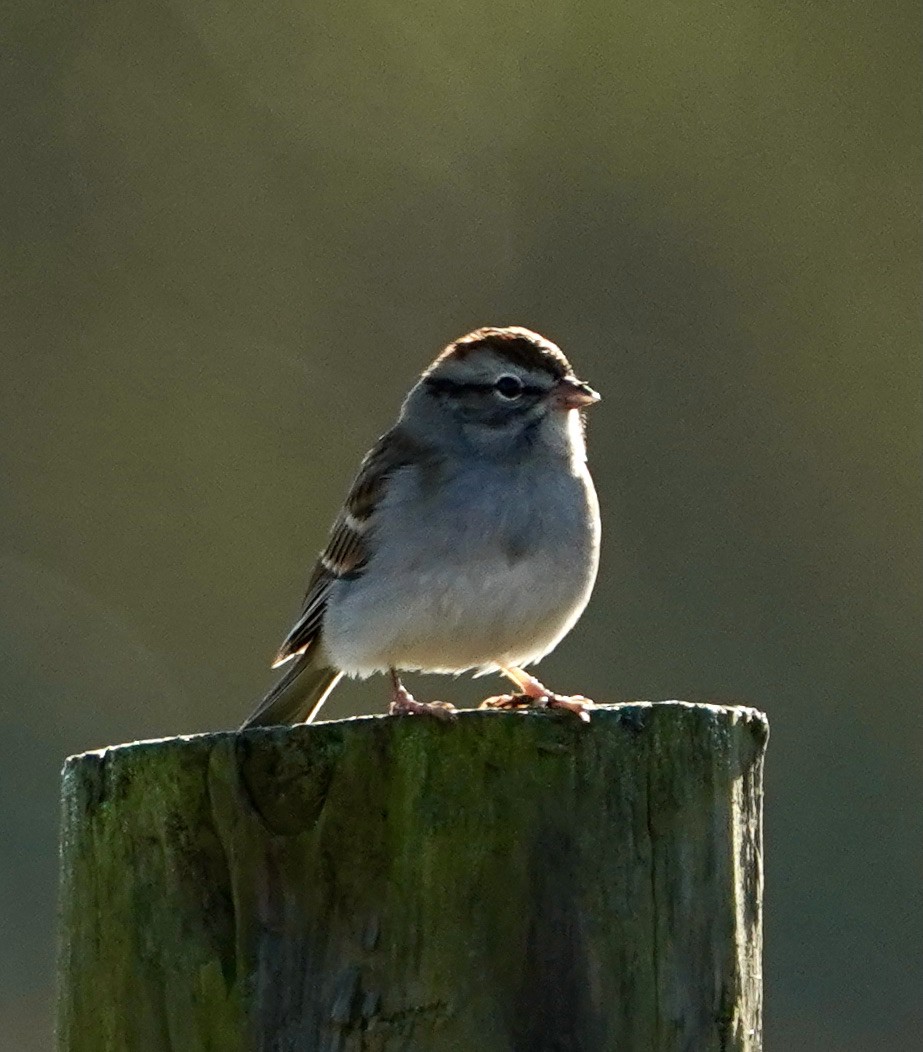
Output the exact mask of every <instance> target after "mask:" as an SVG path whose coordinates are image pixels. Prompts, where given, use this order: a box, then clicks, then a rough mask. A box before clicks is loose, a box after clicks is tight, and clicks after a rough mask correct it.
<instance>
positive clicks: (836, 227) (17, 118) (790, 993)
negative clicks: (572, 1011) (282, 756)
mask: <svg viewBox="0 0 923 1052" xmlns="http://www.w3.org/2000/svg"><path fill="white" fill-rule="evenodd" d="M2 17H3V20H4V23H5V26H4V28H3V31H2V39H3V42H4V47H3V61H2V64H0V90H2V95H0V98H2V100H3V105H2V107H0V136H2V142H3V146H2V150H0V164H2V166H3V172H2V198H0V199H2V217H3V222H4V233H3V236H2V244H0V252H2V256H0V276H2V283H0V285H2V288H0V295H2V297H3V309H2V315H0V318H2V362H3V366H2V369H3V372H2V376H0V398H2V419H3V425H4V435H5V438H4V441H3V443H2V450H0V455H2V470H3V476H4V483H5V484H4V487H3V488H4V492H5V498H6V500H5V504H6V508H5V513H4V516H3V536H2V544H0V575H2V585H0V589H2V592H0V616H2V663H3V668H2V696H3V709H2V738H0V743H2V745H0V748H2V750H3V755H2V759H0V786H2V815H0V822H2V826H0V837H2V841H0V843H2V856H0V903H2V923H3V938H2V940H0V969H2V971H0V976H2V996H0V1047H2V1048H3V1049H10V1050H17V1052H33V1050H35V1052H37V1050H45V1049H48V1048H49V1047H50V1045H51V1018H52V1001H53V993H52V989H53V987H52V978H51V976H52V971H53V957H54V948H53V947H54V942H53V926H54V912H55V880H56V835H57V802H56V800H57V789H58V771H59V767H60V764H61V761H62V760H63V758H64V757H65V755H67V754H68V753H72V752H76V751H80V750H83V749H86V748H90V747H94V746H99V745H103V744H107V743H112V742H118V741H122V740H126V739H132V738H136V737H148V736H158V735H170V734H176V733H180V732H190V731H200V730H206V729H211V728H225V727H232V726H235V725H236V724H237V723H238V722H239V721H240V720H241V719H242V718H243V716H244V715H245V714H246V713H247V712H248V711H249V709H250V706H251V704H252V703H253V701H254V699H255V698H256V697H257V696H258V695H259V694H260V693H261V692H262V691H263V690H264V689H265V688H266V687H267V686H268V684H269V683H270V682H271V679H272V675H271V673H270V672H269V671H268V668H267V664H268V660H269V658H270V656H271V655H272V653H273V652H274V650H275V648H276V646H277V645H278V643H279V641H280V639H281V637H282V635H283V634H284V632H285V631H286V630H287V629H288V627H289V624H290V621H291V619H292V617H293V616H294V614H295V613H296V611H297V607H298V603H299V600H300V595H301V590H302V587H303V585H304V582H305V579H306V576H307V573H308V569H309V566H310V564H311V562H312V560H313V556H314V553H315V552H316V550H317V549H319V547H320V546H322V544H323V541H324V537H325V534H326V530H327V527H328V525H329V523H330V521H331V519H332V516H333V514H334V512H335V511H336V509H337V506H338V502H339V500H340V499H341V498H342V496H343V495H344V493H345V490H346V487H347V485H348V483H349V481H350V478H351V475H352V472H353V470H354V468H355V466H356V463H357V460H358V457H359V456H360V455H361V453H362V452H363V451H364V450H365V449H366V447H367V446H368V445H369V444H370V443H371V441H372V439H373V438H374V437H375V436H377V435H378V434H379V433H380V432H381V431H382V430H384V429H385V428H386V427H387V426H388V425H389V423H390V422H391V420H392V419H393V417H394V414H395V412H396V410H397V407H398V404H399V401H400V399H401V397H402V395H403V393H404V392H405V390H406V388H407V387H408V386H409V384H410V383H411V382H412V380H413V379H414V377H415V375H416V373H417V372H418V371H419V369H420V368H421V367H422V366H423V365H424V364H426V363H427V361H428V360H429V359H430V358H431V357H432V355H433V354H434V353H435V352H436V351H437V350H438V349H440V347H441V346H442V345H443V344H444V343H445V342H447V341H448V340H450V339H452V338H453V337H455V336H457V335H460V334H461V333H462V332H464V331H466V330H468V329H470V328H473V327H475V326H476V325H479V324H484V323H493V324H502V323H520V324H525V325H528V326H531V327H533V328H536V329H538V330H539V331H541V332H543V333H545V334H546V335H548V336H550V337H551V338H553V339H555V340H557V341H558V342H559V343H560V344H561V346H562V347H563V348H564V350H565V352H566V353H568V354H569V356H570V357H571V359H572V361H573V362H574V363H575V366H576V368H577V369H578V371H579V372H580V373H581V375H583V376H585V377H586V379H588V380H589V381H590V382H591V383H593V385H594V386H596V387H598V388H599V389H600V390H601V391H602V392H603V394H604V397H605V401H604V402H603V404H602V405H601V406H600V407H599V408H598V409H595V410H594V411H593V412H592V414H591V418H590V448H591V461H592V464H593V466H594V473H595V476H596V479H597V484H598V488H599V491H600V496H601V501H602V505H603V513H604V517H605V531H606V532H605V545H604V553H603V565H602V570H601V575H600V579H599V583H598V586H597V589H596V593H595V597H594V600H593V602H592V604H591V606H590V608H589V610H588V612H587V614H586V615H585V617H584V619H583V621H582V622H581V624H580V625H579V626H578V628H577V630H576V631H575V632H574V633H573V634H572V636H571V637H570V638H569V639H568V640H567V641H566V642H565V643H564V644H563V645H562V646H561V647H560V649H559V650H558V651H557V652H556V653H555V654H554V655H553V656H552V657H551V658H549V659H548V660H547V661H546V662H545V663H544V664H543V666H542V674H543V678H546V679H547V680H548V681H549V682H551V683H552V684H554V685H557V686H559V689H561V688H563V689H571V690H578V689H579V690H583V691H585V692H586V693H588V694H592V695H595V696H596V697H597V698H598V699H600V700H620V699H630V698H638V697H643V698H652V699H662V698H669V697H683V698H687V699H690V700H697V699H706V698H711V699H719V700H740V701H745V702H749V703H753V704H757V705H760V706H762V707H764V708H765V709H766V710H767V711H768V713H769V715H770V719H771V722H772V741H771V743H770V752H769V766H768V772H767V814H766V850H767V856H766V879H767V892H766V896H767V897H766V909H767V913H766V998H767V1044H768V1047H769V1048H771V1049H778V1050H786V1052H802V1050H803V1052H828V1050H829V1052H834V1050H836V1052H858V1050H867V1049H868V1050H872V1049H875V1050H880V1049H884V1050H903V1049H910V1048H916V1047H920V1046H919V1044H918V1042H919V1041H920V1037H921V1030H923V1027H921V1020H920V1011H921V1009H920V1004H921V999H920V990H921V989H923V982H921V979H923V976H921V941H923V939H921V935H923V932H921V928H923V924H921V920H923V908H921V874H923V865H921V862H923V859H921V846H923V829H921V820H920V812H921V808H920V800H921V796H920V789H921V777H920V776H921V764H920V760H921V734H920V730H921V719H920V715H921V711H920V710H921V706H920V685H921V657H920V655H921V574H920V552H921V528H920V525H921V520H920V499H919V498H920V489H919V471H918V464H919V459H920V452H921V449H920V446H921V434H920V430H921V429H920V383H919V380H920V353H919V349H920V344H919V337H920V327H919V312H918V307H917V301H918V285H919V280H918V266H917V259H918V253H919V248H920V236H919V209H918V202H917V193H918V185H919V171H920V165H919V161H920V141H919V132H918V128H917V120H918V116H919V113H918V109H919V107H918V103H917V98H918V88H919V85H918V79H917V67H916V62H917V54H918V50H919V36H920V34H919V28H918V22H919V5H918V4H917V3H915V2H913V3H911V2H909V0H902V2H884V3H877V4H874V5H873V4H866V5H857V4H846V3H827V2H812V3H810V4H791V3H772V4H769V3H763V2H760V0H736V2H734V3H722V2H712V3H697V4H696V3H687V4H677V3H660V2H656V0H655V2H653V3H652V2H650V0H647V2H644V3H642V2H638V0H635V2H620V3H614V4H604V3H599V2H596V3H583V4H575V3H567V2H561V0H558V2H556V3H554V4H550V3H546V4H538V5H535V4H524V3H517V4H501V5H498V4H496V3H495V2H490V3H488V2H484V0H468V2H465V3H456V4H450V5H427V4H423V3H418V2H413V0H390V2H357V3H353V4H350V5H343V4H339V3H331V2H325V0H321V2H315V3H296V2H294V0H275V2H270V3H266V4H259V5H258V4H255V3H249V4H248V3H244V2H234V3H228V2H224V3H219V2H216V0H192V2H187V3H176V2H170V0H116V2H112V0H106V2H99V0H96V2H93V0H89V2H87V3H83V4H79V5H74V4H65V3H60V2H57V3H56V2H50V3H44V4H35V3H26V2H23V0H13V2H11V3H9V4H6V5H4V9H3V15H2ZM477 687H478V688H479V689H474V688H473V687H472V686H470V685H467V684H465V683H462V682H459V683H452V682H451V681H449V682H446V681H439V682H438V683H437V684H435V687H434V686H432V685H430V684H428V683H427V684H424V685H422V688H421V689H422V692H424V693H425V692H426V691H428V690H432V689H437V688H438V691H439V694H441V695H442V696H444V697H450V698H452V699H453V700H455V701H462V702H465V701H472V702H473V701H474V700H475V699H476V698H477V697H478V696H483V693H484V691H485V689H488V690H489V689H490V688H491V687H492V683H487V682H485V681H482V682H480V683H479V684H477ZM385 695H386V688H385V684H384V682H383V681H372V682H371V683H369V684H366V685H364V686H361V687H360V686H356V685H349V686H347V687H345V688H343V689H341V690H339V691H338V692H336V693H335V694H334V696H333V697H332V699H331V700H330V701H329V702H328V706H327V709H326V713H325V714H326V715H327V716H328V717H337V716H343V715H347V714H352V713H357V712H365V711H380V710H381V709H382V707H383V705H384V703H385ZM476 790H477V787H472V791H476ZM586 879H587V880H592V879H593V874H592V873H587V874H586Z"/></svg>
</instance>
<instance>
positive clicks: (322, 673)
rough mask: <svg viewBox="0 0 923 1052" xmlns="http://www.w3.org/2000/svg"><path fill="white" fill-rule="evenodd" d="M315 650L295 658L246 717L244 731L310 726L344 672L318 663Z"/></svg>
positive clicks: (243, 725)
mask: <svg viewBox="0 0 923 1052" xmlns="http://www.w3.org/2000/svg"><path fill="white" fill-rule="evenodd" d="M316 655H317V652H316V650H315V651H314V653H313V654H312V652H311V651H310V650H309V651H308V652H307V653H306V654H304V655H302V656H301V657H297V658H295V660H294V661H292V663H291V667H290V668H288V669H287V670H286V672H285V674H284V675H283V676H282V678H281V679H280V680H279V682H278V683H276V685H275V686H274V687H273V688H272V690H270V692H269V693H268V694H267V695H266V697H265V698H263V700H262V701H261V702H260V703H259V705H257V707H256V709H255V710H254V711H253V712H252V713H251V714H250V716H248V717H247V719H246V720H245V721H244V723H243V724H242V726H241V728H240V729H241V730H246V729H247V728H248V727H272V726H275V725H276V724H280V723H300V722H302V721H304V722H305V723H310V722H311V721H312V720H313V719H314V717H315V716H316V715H317V713H318V710H319V709H320V707H321V705H323V704H324V701H326V699H327V695H328V694H329V693H330V691H331V690H333V688H334V687H335V686H336V684H337V682H338V681H339V679H340V677H341V676H342V675H343V673H342V672H338V671H337V670H336V669H335V668H330V667H329V665H320V664H318V663H317V659H316Z"/></svg>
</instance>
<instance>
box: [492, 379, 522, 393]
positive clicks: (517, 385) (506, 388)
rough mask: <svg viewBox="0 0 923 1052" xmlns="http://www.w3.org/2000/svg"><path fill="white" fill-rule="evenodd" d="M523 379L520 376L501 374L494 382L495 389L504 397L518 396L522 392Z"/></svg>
mask: <svg viewBox="0 0 923 1052" xmlns="http://www.w3.org/2000/svg"><path fill="white" fill-rule="evenodd" d="M522 386H523V385H522V380H520V379H519V377H518V376H501V377H500V378H499V379H498V380H497V382H496V383H495V384H494V390H495V391H496V392H497V394H498V395H500V396H501V397H502V398H509V399H513V398H518V397H519V396H520V395H521V394H522Z"/></svg>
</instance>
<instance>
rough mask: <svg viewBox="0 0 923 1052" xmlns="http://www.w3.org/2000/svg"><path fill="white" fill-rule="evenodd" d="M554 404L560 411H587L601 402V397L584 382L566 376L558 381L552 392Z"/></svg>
mask: <svg viewBox="0 0 923 1052" xmlns="http://www.w3.org/2000/svg"><path fill="white" fill-rule="evenodd" d="M551 399H552V402H553V403H554V404H555V405H556V406H558V407H559V408H560V409H585V408H586V407H587V406H588V405H593V403H594V402H598V401H599V395H598V394H597V392H596V391H594V390H593V388H592V387H590V385H589V384H585V383H584V382H583V381H582V380H578V379H577V378H576V377H575V376H573V377H571V376H566V377H565V378H564V379H563V380H558V382H557V383H556V384H555V385H554V387H553V388H552V391H551Z"/></svg>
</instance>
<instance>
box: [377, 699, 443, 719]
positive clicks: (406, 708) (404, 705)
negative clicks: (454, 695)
mask: <svg viewBox="0 0 923 1052" xmlns="http://www.w3.org/2000/svg"><path fill="white" fill-rule="evenodd" d="M388 715H389V716H435V717H436V719H437V720H444V721H445V722H449V721H451V720H454V719H455V706H454V705H452V704H450V703H449V702H448V701H417V700H416V699H415V698H413V697H412V696H411V695H410V694H407V695H406V696H402V697H396V698H392V699H391V704H390V705H389V706H388Z"/></svg>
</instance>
